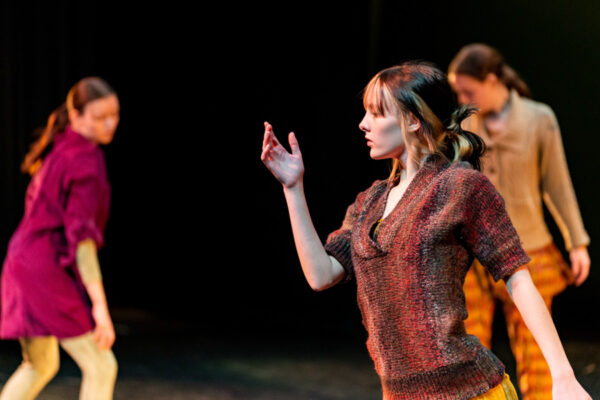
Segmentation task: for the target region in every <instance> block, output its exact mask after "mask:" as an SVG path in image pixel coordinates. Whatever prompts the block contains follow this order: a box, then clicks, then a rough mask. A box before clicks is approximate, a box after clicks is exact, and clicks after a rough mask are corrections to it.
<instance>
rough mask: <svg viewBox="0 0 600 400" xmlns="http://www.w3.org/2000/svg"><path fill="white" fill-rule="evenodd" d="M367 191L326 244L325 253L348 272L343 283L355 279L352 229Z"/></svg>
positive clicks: (347, 212) (361, 194)
mask: <svg viewBox="0 0 600 400" xmlns="http://www.w3.org/2000/svg"><path fill="white" fill-rule="evenodd" d="M366 194H367V191H364V192H361V193H360V194H359V195H358V196H357V197H356V200H355V201H354V203H352V204H351V205H350V206H349V207H348V209H347V210H346V215H345V217H344V221H343V222H342V226H341V227H340V228H339V229H337V230H335V231H333V232H331V233H330V234H329V236H328V237H327V241H326V242H325V251H326V252H327V254H329V255H330V256H332V257H334V258H335V259H336V260H338V261H339V262H340V264H342V267H344V270H345V271H346V277H345V279H344V280H343V281H342V282H341V283H345V282H348V281H350V280H352V279H353V278H354V264H353V263H352V246H351V244H352V243H351V237H352V229H353V227H354V225H355V224H356V221H357V219H358V215H359V213H360V210H361V208H362V205H363V203H364V199H365V197H366Z"/></svg>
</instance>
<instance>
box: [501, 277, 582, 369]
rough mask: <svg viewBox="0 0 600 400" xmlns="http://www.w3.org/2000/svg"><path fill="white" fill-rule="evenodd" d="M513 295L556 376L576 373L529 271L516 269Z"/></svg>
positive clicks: (511, 283) (510, 280) (510, 291)
mask: <svg viewBox="0 0 600 400" xmlns="http://www.w3.org/2000/svg"><path fill="white" fill-rule="evenodd" d="M507 287H508V289H509V293H510V294H511V297H512V299H513V301H514V303H515V305H516V306H517V308H518V309H519V312H520V313H521V316H522V317H523V320H524V321H525V324H526V325H527V327H528V328H529V330H530V331H531V333H532V335H533V337H534V338H535V340H536V342H537V344H538V346H539V347H540V349H541V350H542V353H543V354H544V358H545V359H546V362H547V363H548V366H549V367H550V373H551V374H552V378H553V380H555V381H556V380H558V379H563V378H565V377H570V376H572V375H573V369H572V367H571V365H570V363H569V360H568V359H567V355H566V354H565V351H564V349H563V346H562V344H561V341H560V338H559V336H558V332H557V331H556V327H555V326H554V322H553V321H552V317H551V315H550V312H549V311H548V308H547V307H546V304H545V303H544V300H543V299H542V297H541V296H540V294H539V292H538V290H537V289H536V287H535V286H534V284H533V282H532V280H531V276H530V275H529V271H528V270H526V269H524V270H521V271H518V272H516V273H515V274H514V275H513V276H511V278H510V279H509V280H508V282H507Z"/></svg>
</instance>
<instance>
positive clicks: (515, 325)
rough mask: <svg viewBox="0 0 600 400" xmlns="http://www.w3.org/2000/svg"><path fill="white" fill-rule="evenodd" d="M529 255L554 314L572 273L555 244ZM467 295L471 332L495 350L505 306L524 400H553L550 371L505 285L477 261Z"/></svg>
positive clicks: (533, 272) (536, 281) (468, 278)
mask: <svg viewBox="0 0 600 400" xmlns="http://www.w3.org/2000/svg"><path fill="white" fill-rule="evenodd" d="M528 254H529V257H530V258H531V261H530V262H529V264H527V267H528V269H529V272H530V274H531V278H532V280H533V283H534V284H535V286H536V287H537V289H538V290H539V292H540V294H541V295H542V298H543V299H544V302H545V303H546V306H547V307H548V310H550V307H551V304H552V298H553V297H554V296H555V295H556V294H558V293H560V292H561V291H563V290H564V289H565V288H566V286H567V285H568V284H570V283H571V282H572V281H573V277H572V274H571V270H570V269H569V267H568V266H567V264H566V263H565V261H564V260H563V258H562V254H561V253H560V251H559V250H558V249H557V248H556V246H555V245H554V244H550V245H548V246H546V247H544V248H542V249H539V250H535V251H531V252H528ZM464 291H465V298H466V305H467V311H468V312H469V317H468V318H467V319H466V320H465V326H466V329H467V332H468V333H470V334H472V335H475V336H477V337H478V338H479V339H480V340H481V343H482V344H483V345H484V346H486V347H487V348H490V349H491V344H492V323H493V318H494V311H495V307H496V301H497V300H499V301H500V302H502V307H503V311H504V317H505V318H506V326H507V329H508V337H509V339H510V347H511V349H512V352H513V354H514V356H515V360H516V364H517V384H518V386H519V389H520V390H521V394H522V396H523V399H524V400H546V399H548V400H551V399H552V377H551V376H550V369H549V368H548V364H546V360H545V359H544V356H543V355H542V352H541V350H540V348H539V347H538V345H537V343H536V342H535V339H534V338H533V336H532V335H531V332H530V331H529V329H527V327H526V326H525V322H523V319H522V318H521V314H520V313H519V311H518V310H517V308H516V306H515V304H514V303H513V302H512V300H511V298H510V296H509V294H508V291H507V290H506V286H505V284H504V282H503V281H499V282H497V283H496V282H494V281H493V279H492V278H491V276H490V275H489V274H488V272H487V270H486V269H485V268H484V267H483V266H482V265H481V264H480V263H479V262H478V261H475V262H474V263H473V266H472V267H471V268H470V269H469V272H468V273H467V276H466V279H465V284H464Z"/></svg>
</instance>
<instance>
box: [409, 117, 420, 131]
mask: <svg viewBox="0 0 600 400" xmlns="http://www.w3.org/2000/svg"><path fill="white" fill-rule="evenodd" d="M419 129H421V121H419V119H418V118H417V117H415V115H414V114H413V113H410V114H409V115H408V130H409V132H417V131H418V130H419Z"/></svg>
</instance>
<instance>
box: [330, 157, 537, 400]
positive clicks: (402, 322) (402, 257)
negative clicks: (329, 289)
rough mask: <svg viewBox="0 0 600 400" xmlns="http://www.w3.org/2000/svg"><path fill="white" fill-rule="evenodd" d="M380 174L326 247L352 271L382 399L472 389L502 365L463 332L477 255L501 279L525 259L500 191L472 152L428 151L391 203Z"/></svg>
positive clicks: (487, 385)
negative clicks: (448, 157)
mask: <svg viewBox="0 0 600 400" xmlns="http://www.w3.org/2000/svg"><path fill="white" fill-rule="evenodd" d="M397 183H398V180H397V179H396V180H394V181H376V182H375V183H374V184H373V185H372V186H371V187H370V188H369V189H367V190H366V191H364V192H362V193H360V194H359V195H358V197H357V199H356V201H355V202H354V203H353V204H352V205H351V206H350V207H349V208H348V210H347V212H346V216H345V219H344V222H343V224H342V226H341V228H340V229H338V230H336V231H335V232H333V233H331V234H330V235H329V236H328V238H327V242H326V244H325V248H326V250H327V252H328V253H329V254H330V255H332V256H333V257H335V258H336V259H337V260H339V261H340V263H341V264H342V265H343V267H344V268H345V270H346V280H349V279H352V278H355V279H356V284H357V299H358V305H359V308H360V310H361V313H362V318H363V324H364V326H365V328H366V329H367V332H368V340H367V348H368V350H369V353H370V355H371V357H372V359H373V361H374V363H375V370H376V371H377V373H378V375H379V376H380V378H381V383H382V388H383V392H384V395H385V397H386V399H470V398H472V397H475V396H478V395H480V394H483V393H485V392H487V391H488V390H489V389H491V388H493V387H494V386H496V385H498V384H499V383H500V382H501V381H502V377H503V373H504V365H503V364H502V363H501V362H500V360H498V358H496V356H494V355H493V354H492V353H491V352H490V351H489V350H488V349H486V348H485V347H483V346H482V345H481V343H480V342H479V340H478V339H477V338H476V337H474V336H471V335H468V334H467V333H466V332H465V328H464V323H463V320H464V319H465V318H466V317H467V311H466V309H465V301H464V294H463V290H462V286H463V282H464V278H465V274H466V272H467V270H468V268H469V266H470V265H471V262H472V260H473V257H476V258H478V259H479V260H480V261H481V262H482V264H483V265H485V266H486V267H487V268H488V270H489V271H490V272H491V274H492V275H493V277H494V279H496V280H498V279H501V278H505V277H507V276H509V275H510V274H511V273H512V272H513V271H514V270H515V269H516V268H518V267H519V266H521V265H523V264H526V263H527V262H528V261H529V258H528V257H527V255H526V253H525V252H524V250H523V249H522V247H521V244H520V240H519V237H518V235H517V233H516V231H515V229H514V227H513V225H512V223H511V221H510V219H509V217H508V215H507V213H506V211H505V208H504V202H503V200H502V197H501V196H500V195H499V194H498V192H497V191H496V190H495V188H494V186H493V185H492V184H491V182H490V181H489V180H488V179H487V178H486V177H485V175H483V174H482V173H480V172H478V171H475V170H474V169H472V168H471V166H470V164H468V163H466V162H459V163H453V164H450V163H448V162H447V161H445V160H442V159H441V158H440V157H437V156H433V155H430V156H428V157H427V159H426V160H425V161H424V164H423V166H422V167H421V168H420V169H419V170H418V172H417V173H416V175H415V177H414V178H413V180H412V181H411V183H410V184H409V186H408V188H407V189H406V191H405V193H404V194H403V196H402V198H401V199H400V201H399V202H398V203H397V205H396V206H395V208H394V209H393V210H392V212H391V213H390V214H389V215H388V216H387V217H386V218H385V219H383V221H382V222H381V223H380V225H379V227H378V230H377V240H376V241H375V240H373V238H372V236H371V232H372V229H373V227H374V226H375V225H376V224H377V221H378V219H380V218H381V216H382V215H383V211H384V208H385V204H386V200H387V196H388V194H389V192H390V189H391V188H392V187H394V185H396V184H397Z"/></svg>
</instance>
